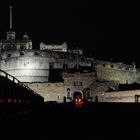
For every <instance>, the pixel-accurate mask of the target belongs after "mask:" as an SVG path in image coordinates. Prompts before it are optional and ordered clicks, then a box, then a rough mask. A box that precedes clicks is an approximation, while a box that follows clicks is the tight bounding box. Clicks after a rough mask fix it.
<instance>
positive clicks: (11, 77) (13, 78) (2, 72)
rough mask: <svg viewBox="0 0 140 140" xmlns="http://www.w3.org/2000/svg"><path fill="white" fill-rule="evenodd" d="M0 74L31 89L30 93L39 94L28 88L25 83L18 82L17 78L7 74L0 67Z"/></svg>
mask: <svg viewBox="0 0 140 140" xmlns="http://www.w3.org/2000/svg"><path fill="white" fill-rule="evenodd" d="M3 74H4V75H3ZM0 76H3V77H6V78H8V79H9V80H11V81H13V82H14V83H16V84H18V85H20V86H22V87H24V88H26V89H27V90H29V91H31V92H32V93H34V94H36V95H38V96H40V95H39V94H37V93H36V92H35V91H34V90H32V89H31V88H29V87H28V86H27V85H25V84H23V83H22V82H20V81H19V80H18V79H17V78H15V77H14V76H12V75H10V74H8V73H7V72H5V71H3V70H1V69H0Z"/></svg>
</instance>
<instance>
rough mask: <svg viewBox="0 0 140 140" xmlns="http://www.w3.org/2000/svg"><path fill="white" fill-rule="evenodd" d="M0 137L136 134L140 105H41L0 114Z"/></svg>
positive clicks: (127, 135) (53, 137)
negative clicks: (22, 110)
mask: <svg viewBox="0 0 140 140" xmlns="http://www.w3.org/2000/svg"><path fill="white" fill-rule="evenodd" d="M0 136H1V137H5V138H6V137H10V138H19V139H20V138H26V139H28V138H32V139H34V138H36V139H40V138H45V139H46V140H48V139H51V140H52V139H60V140H62V139H66V140H67V139H78V140H79V139H85V140H88V139H94V138H96V139H98V138H107V139H108V138H111V139H114V138H116V137H118V138H120V137H122V136H124V137H129V136H132V137H133V138H134V137H135V136H140V104H138V103H135V104H134V103H133V104H128V103H127V104H126V103H125V104H121V103H87V104H85V105H84V106H83V107H82V108H76V107H75V106H73V105H72V104H45V105H43V106H40V107H38V108H36V109H35V110H33V111H24V112H20V113H17V114H16V115H14V113H13V114H12V113H11V114H10V115H6V114H1V117H0Z"/></svg>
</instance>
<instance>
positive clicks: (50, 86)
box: [24, 83, 66, 102]
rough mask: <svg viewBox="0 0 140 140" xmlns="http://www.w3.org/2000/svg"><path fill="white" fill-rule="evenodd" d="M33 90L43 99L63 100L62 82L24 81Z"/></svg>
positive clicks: (64, 94)
mask: <svg viewBox="0 0 140 140" xmlns="http://www.w3.org/2000/svg"><path fill="white" fill-rule="evenodd" d="M24 84H25V85H27V86H28V87H30V88H31V89H33V90H34V91H35V92H37V93H38V94H40V95H41V96H43V97H44V101H45V102H46V101H57V102H63V98H64V96H66V93H65V92H64V83H24Z"/></svg>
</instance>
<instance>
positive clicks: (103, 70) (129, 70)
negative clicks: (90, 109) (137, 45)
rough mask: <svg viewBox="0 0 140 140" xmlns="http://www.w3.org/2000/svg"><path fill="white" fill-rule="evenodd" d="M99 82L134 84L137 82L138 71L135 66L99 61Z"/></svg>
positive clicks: (96, 69) (97, 67)
mask: <svg viewBox="0 0 140 140" xmlns="http://www.w3.org/2000/svg"><path fill="white" fill-rule="evenodd" d="M95 71H96V73H97V80H99V81H118V82H119V83H123V84H124V83H133V82H136V81H137V76H138V75H137V71H136V68H135V66H134V65H125V64H122V63H112V62H103V61H100V62H99V61H98V62H97V64H96V66H95Z"/></svg>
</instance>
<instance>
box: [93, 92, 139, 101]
mask: <svg viewBox="0 0 140 140" xmlns="http://www.w3.org/2000/svg"><path fill="white" fill-rule="evenodd" d="M135 95H140V90H129V91H115V92H98V93H96V94H94V95H93V96H92V97H93V101H95V96H98V101H99V102H132V103H133V102H135ZM139 102H140V100H139Z"/></svg>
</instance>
